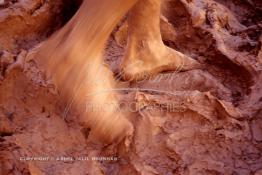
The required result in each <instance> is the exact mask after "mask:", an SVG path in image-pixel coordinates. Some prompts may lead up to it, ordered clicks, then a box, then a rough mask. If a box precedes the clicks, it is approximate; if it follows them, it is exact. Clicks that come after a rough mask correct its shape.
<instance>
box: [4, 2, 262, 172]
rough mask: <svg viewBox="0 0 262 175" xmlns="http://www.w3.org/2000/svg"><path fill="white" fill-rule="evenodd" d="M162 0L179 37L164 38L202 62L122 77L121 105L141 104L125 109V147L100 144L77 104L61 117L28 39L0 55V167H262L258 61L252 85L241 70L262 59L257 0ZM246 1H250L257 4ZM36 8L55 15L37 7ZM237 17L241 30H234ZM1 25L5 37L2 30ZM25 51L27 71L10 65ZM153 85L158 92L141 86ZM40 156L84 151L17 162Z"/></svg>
mask: <svg viewBox="0 0 262 175" xmlns="http://www.w3.org/2000/svg"><path fill="white" fill-rule="evenodd" d="M167 1H168V4H166V6H165V7H166V9H165V10H166V11H162V13H163V15H164V16H165V17H166V18H167V19H168V21H169V23H170V24H171V25H172V26H173V28H174V30H175V31H176V34H177V35H176V37H175V38H172V39H171V37H168V38H169V39H170V40H168V41H167V40H165V38H164V37H163V40H164V42H165V44H166V45H168V46H169V47H171V48H173V49H176V50H177V51H179V52H181V53H186V55H189V56H190V57H192V58H194V59H196V60H199V61H201V63H202V62H203V63H205V69H202V70H191V71H185V72H176V73H174V72H169V73H167V72H164V73H159V74H158V75H157V76H156V77H152V79H150V80H145V81H140V82H138V83H137V82H135V81H134V82H131V83H126V82H119V83H121V85H122V83H123V84H124V85H126V87H127V88H130V89H136V91H135V92H134V91H131V92H126V91H125V93H121V95H122V96H123V97H121V98H122V99H123V100H125V101H126V102H125V104H135V105H137V106H139V107H141V108H140V109H139V110H133V115H132V117H130V119H131V120H130V121H131V122H132V124H133V127H134V131H135V132H134V133H133V135H132V136H133V137H132V138H130V139H132V140H130V141H131V142H130V145H129V146H127V145H125V144H123V142H121V143H120V144H117V143H115V142H114V143H113V144H110V145H103V146H102V147H101V145H100V144H98V145H97V144H94V143H93V142H92V138H91V137H90V135H88V132H89V130H88V129H86V128H84V127H83V125H82V126H81V125H80V124H79V119H78V117H79V114H78V113H77V112H76V113H75V112H74V111H73V110H72V111H70V112H69V114H68V115H67V117H66V120H64V118H63V115H62V114H63V111H64V108H65V106H64V105H63V104H61V103H60V100H61V93H60V94H59V93H57V91H55V89H54V88H55V86H54V84H53V82H52V81H50V78H49V77H46V76H45V74H44V73H43V72H42V70H41V69H39V66H40V65H39V64H38V63H37V62H36V61H37V60H36V59H37V57H36V56H35V55H33V56H32V57H31V56H30V55H31V54H33V53H34V52H35V51H36V49H37V47H33V48H31V47H30V46H28V45H29V44H30V43H28V42H25V44H26V45H27V46H28V48H29V47H30V49H29V50H25V52H22V53H21V54H16V53H12V54H11V55H10V54H9V53H8V52H3V54H2V53H0V62H1V64H2V63H4V68H5V67H6V66H7V67H6V69H1V71H2V70H3V72H4V74H2V77H1V80H0V174H1V175H2V174H3V175H9V174H10V175H13V174H37V175H49V174H50V173H51V174H55V175H59V174H65V175H72V174H77V175H78V174H79V175H86V174H87V173H88V174H91V175H93V174H94V175H97V174H128V175H129V174H133V175H141V174H146V175H150V174H160V175H162V174H177V175H197V174H201V175H214V174H216V175H217V174H222V175H224V174H226V175H227V174H228V175H236V174H239V175H253V174H255V175H257V174H258V175H259V174H260V173H261V170H262V163H261V152H262V142H261V141H262V129H261V126H262V118H261V116H262V113H261V108H262V103H261V97H262V91H261V90H262V86H261V85H262V84H261V80H262V79H261V66H260V67H258V68H255V73H252V72H251V71H250V72H251V73H252V74H251V77H250V78H251V79H252V80H253V81H252V82H253V83H252V84H250V83H249V81H247V79H246V77H245V75H248V74H247V73H246V71H243V69H244V70H245V69H246V68H248V67H250V66H249V65H252V67H251V68H252V69H254V68H253V67H255V66H256V65H255V64H253V62H254V61H252V60H258V61H256V62H255V63H258V64H259V60H260V58H261V57H260V55H261V51H262V50H261V40H260V39H259V38H260V36H261V27H260V24H259V21H261V18H260V16H261V15H260V14H261V13H258V12H260V11H259V9H262V8H261V5H260V6H259V2H260V1H258V0H251V1H235V0H233V1H227V0H219V1H218V0H208V1H207V0H192V1H184V0H167ZM20 2H21V1H20ZM23 2H27V3H28V4H30V3H29V1H23ZM46 2H47V1H46ZM52 2H55V1H52ZM249 2H256V3H255V4H254V6H255V7H252V6H251V5H250V4H248V3H249ZM260 4H261V3H260ZM207 7H208V8H207ZM10 8H11V7H10ZM12 8H15V9H16V8H17V7H12ZM39 11H41V12H42V13H43V14H49V13H52V12H51V11H49V10H48V9H42V8H40V10H39ZM1 13H5V12H4V11H1ZM221 13H222V14H223V15H220V14H221ZM59 14H60V13H59ZM202 14H203V15H202ZM256 14H257V16H255V15H256ZM150 16H151V15H150ZM226 16H227V17H226ZM232 16H233V17H235V18H232ZM202 17H203V18H202ZM213 17H214V18H213ZM218 17H219V18H220V17H223V18H224V17H226V18H225V19H226V20H225V21H222V24H223V26H224V27H223V26H221V27H217V25H216V21H217V19H218ZM37 19H38V18H37ZM197 19H199V20H197ZM220 19H221V18H220ZM213 20H214V21H213ZM40 21H41V20H38V23H41V22H40ZM227 21H228V22H227ZM217 22H219V21H217ZM236 22H237V23H240V24H242V25H244V27H245V28H246V29H244V30H243V29H242V27H241V28H239V27H240V26H239V25H238V24H237V23H236ZM213 24H215V25H213ZM258 24H259V25H258ZM0 25H1V24H0ZM17 25H18V24H17ZM120 25H121V23H120ZM238 26H239V27H238ZM1 27H2V28H4V27H5V26H3V25H2V26H1ZM58 27H59V26H58ZM162 27H164V26H162ZM14 28H15V27H14ZM7 29H8V28H5V30H7ZM48 29H50V28H48ZM236 29H237V30H236ZM116 30H117V28H116ZM0 33H1V36H3V35H4V33H3V31H2V30H0ZM114 34H115V33H114V32H113V33H112V35H111V36H110V37H109V40H108V42H107V45H106V50H105V55H104V59H105V60H106V61H107V64H108V65H109V66H110V68H113V67H115V66H116V67H118V68H119V66H118V65H119V63H120V62H121V61H122V60H121V59H122V58H123V56H124V52H125V48H123V47H119V46H118V45H117V43H116V41H115V40H114V38H113V37H112V36H113V35H114ZM41 36H42V35H33V36H31V40H35V41H38V42H37V43H39V42H40V41H39V40H40V38H41ZM20 37H22V36H19V38H20ZM0 38H1V37H0ZM13 38H16V36H14V37H13ZM43 38H46V36H43ZM18 41H21V40H18ZM7 42H8V43H9V44H12V41H7ZM223 45H224V46H223ZM221 46H223V47H221ZM224 48H226V49H224ZM15 49H18V50H19V49H21V48H19V47H18V48H15ZM22 49H24V48H22ZM233 51H234V52H233ZM259 52H260V53H259ZM234 53H237V55H236V54H234ZM12 56H13V57H12ZM24 57H26V59H25V66H24V69H12V67H13V68H14V67H15V66H13V65H15V64H16V63H18V62H20V61H19V60H20V58H24ZM28 57H30V58H28ZM251 58H252V59H251ZM229 60H232V61H231V62H230V61H229ZM238 60H240V62H239V61H238ZM3 61H4V62H3ZM13 62H15V63H13ZM116 64H118V65H116ZM237 65H238V66H237ZM260 65H261V63H260ZM1 66H2V65H0V67H1ZM5 70H9V71H5ZM98 70H99V69H97V72H98ZM111 70H112V69H111ZM95 76H97V75H95ZM103 77H104V76H103ZM247 78H248V77H247ZM149 88H150V89H154V90H157V91H160V92H158V93H155V92H154V91H145V90H144V89H149ZM163 91H165V92H168V93H161V92H163ZM171 93H172V94H171ZM120 104H123V102H121V103H120ZM82 129H83V130H82ZM119 148H121V149H119ZM39 156H48V157H55V158H56V157H58V156H59V157H60V156H66V157H74V158H78V157H79V156H80V157H85V156H88V157H89V158H90V159H89V161H81V160H77V159H75V160H73V161H51V160H50V159H49V160H47V161H23V160H21V158H22V159H23V158H24V157H29V158H31V157H39ZM93 156H95V157H101V156H105V157H112V156H113V157H115V156H116V158H117V160H116V161H112V160H110V161H101V160H92V159H91V158H92V157H93Z"/></svg>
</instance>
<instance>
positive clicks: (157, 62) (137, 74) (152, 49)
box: [121, 0, 200, 80]
mask: <svg viewBox="0 0 262 175" xmlns="http://www.w3.org/2000/svg"><path fill="white" fill-rule="evenodd" d="M160 13H161V0H140V1H138V2H137V4H136V5H135V6H134V7H133V8H132V10H131V11H130V14H129V18H128V33H129V34H128V43H127V50H126V53H125V56H124V59H123V62H122V65H121V69H122V72H123V73H124V76H123V78H124V79H125V80H139V79H142V78H143V77H144V76H145V75H146V76H148V75H154V74H157V73H159V72H162V71H168V70H172V71H173V70H178V69H180V70H190V69H194V68H197V67H199V66H200V64H199V63H198V62H196V61H195V60H193V59H191V58H189V57H187V56H185V55H184V54H182V53H180V52H177V51H175V50H173V49H171V48H168V47H166V46H165V45H164V43H163V41H162V38H161V34H160V15H161V14H160Z"/></svg>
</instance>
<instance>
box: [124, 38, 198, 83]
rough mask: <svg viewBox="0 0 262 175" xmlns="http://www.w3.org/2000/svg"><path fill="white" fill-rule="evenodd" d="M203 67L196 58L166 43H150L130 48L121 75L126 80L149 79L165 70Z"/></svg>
mask: <svg viewBox="0 0 262 175" xmlns="http://www.w3.org/2000/svg"><path fill="white" fill-rule="evenodd" d="M198 68H201V64H200V63H198V62H197V61H196V60H194V59H192V58H190V57H188V56H186V55H184V54H182V53H180V52H178V51H176V50H173V49H171V48H169V47H167V46H165V45H164V44H162V43H160V44H155V45H154V44H152V43H150V44H148V45H147V46H145V47H141V48H140V49H136V50H133V51H132V50H131V49H128V51H127V53H126V55H125V57H124V60H123V62H122V64H121V76H122V78H123V79H124V80H126V81H140V80H143V79H148V78H150V77H152V76H154V75H156V74H158V73H160V72H164V71H176V72H179V71H187V70H192V69H198Z"/></svg>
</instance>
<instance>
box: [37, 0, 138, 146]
mask: <svg viewBox="0 0 262 175" xmlns="http://www.w3.org/2000/svg"><path fill="white" fill-rule="evenodd" d="M135 2H136V0H110V1H109V0H85V1H84V2H83V4H82V5H81V7H80V9H79V10H78V12H77V13H76V15H75V16H74V17H73V18H72V19H71V20H70V21H69V22H68V23H67V24H66V26H64V27H63V28H62V29H61V30H60V31H59V32H58V33H56V34H55V35H53V36H52V37H51V38H50V39H49V40H48V41H47V42H46V43H45V44H44V46H43V47H42V48H41V49H40V52H39V53H38V55H37V57H38V59H39V60H40V63H41V64H42V65H43V67H44V68H45V70H46V71H48V72H49V73H51V75H52V76H53V79H54V81H55V84H56V85H57V87H58V90H59V92H60V94H61V96H62V97H63V98H64V99H65V100H66V101H67V102H69V103H70V102H72V106H73V107H74V108H76V109H77V110H78V111H82V112H83V113H82V114H83V115H82V116H83V117H82V121H81V122H85V123H88V124H89V127H91V132H93V133H94V134H95V135H96V136H98V137H99V138H101V139H102V140H103V141H108V142H111V141H113V140H114V139H115V138H119V137H121V136H124V135H125V134H126V132H127V131H128V130H129V129H130V128H131V126H130V123H129V122H128V120H127V119H126V118H125V117H124V116H123V115H122V114H121V112H119V111H117V112H115V111H114V110H104V111H101V110H92V109H89V108H88V109H87V106H86V104H87V103H88V104H89V105H93V106H94V107H95V108H96V109H97V108H101V107H104V108H106V106H104V105H105V104H106V103H108V102H110V104H117V99H116V96H115V95H116V94H114V93H113V92H112V91H110V89H113V88H114V82H113V76H112V74H111V72H110V71H109V70H108V69H107V68H106V67H104V66H103V59H102V56H101V54H102V51H103V49H104V45H105V42H106V40H107V38H108V36H109V35H110V33H111V32H112V30H113V28H114V27H115V25H116V24H117V22H118V21H119V20H120V19H121V17H122V16H124V15H125V13H126V12H127V11H128V10H129V9H130V8H131V7H132V6H133V5H134V4H135ZM98 69H100V73H98V72H97V71H98ZM107 90H109V91H108V92H106V91H107Z"/></svg>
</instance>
